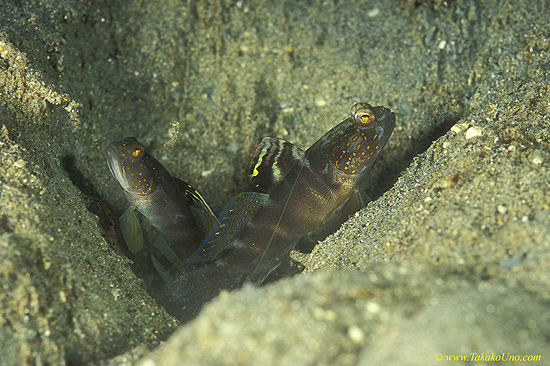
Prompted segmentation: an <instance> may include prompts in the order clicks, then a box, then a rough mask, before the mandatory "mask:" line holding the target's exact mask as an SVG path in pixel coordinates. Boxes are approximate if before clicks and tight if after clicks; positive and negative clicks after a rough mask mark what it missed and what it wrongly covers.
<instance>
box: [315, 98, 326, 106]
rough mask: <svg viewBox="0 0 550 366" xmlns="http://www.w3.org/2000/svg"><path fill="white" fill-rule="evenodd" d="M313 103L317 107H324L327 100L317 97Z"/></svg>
mask: <svg viewBox="0 0 550 366" xmlns="http://www.w3.org/2000/svg"><path fill="white" fill-rule="evenodd" d="M315 105H316V106H317V107H320V108H321V107H324V106H326V105H327V101H326V100H324V99H321V98H319V99H317V100H315Z"/></svg>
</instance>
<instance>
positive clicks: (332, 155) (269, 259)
mask: <svg viewBox="0 0 550 366" xmlns="http://www.w3.org/2000/svg"><path fill="white" fill-rule="evenodd" d="M350 114H351V115H350V117H348V118H347V119H345V120H344V121H342V122H341V123H339V124H338V125H336V126H335V127H334V128H332V129H331V130H330V131H328V132H327V133H326V134H325V135H323V136H322V137H321V138H320V139H319V140H318V141H317V142H315V143H314V144H313V145H312V146H311V147H310V148H309V149H307V150H306V151H301V150H300V149H298V148H296V147H294V146H293V145H292V144H290V143H289V142H286V141H283V140H279V139H274V138H266V139H264V140H263V141H262V142H261V143H260V145H259V146H258V148H257V149H256V151H255V152H254V154H253V158H252V164H251V176H252V179H253V180H254V182H255V183H256V185H257V188H258V189H259V190H261V191H263V192H266V193H263V194H256V196H255V198H259V200H260V201H261V203H260V204H258V205H256V206H255V207H253V208H252V209H250V210H247V211H248V212H247V214H246V215H243V212H242V209H241V210H240V211H239V210H233V211H231V212H226V214H225V215H222V216H221V217H220V222H221V223H224V222H225V223H227V222H230V221H232V218H238V219H239V220H241V221H242V222H243V224H242V225H240V226H239V227H233V228H232V229H231V230H224V228H225V227H227V224H224V226H219V227H216V226H215V227H214V229H213V230H212V231H211V232H210V234H209V235H208V236H207V238H206V239H205V240H204V241H203V243H202V245H201V246H200V248H199V250H198V251H197V253H201V252H202V253H203V255H202V257H203V258H204V257H205V254H204V253H209V252H211V250H212V248H218V250H217V253H216V255H214V256H213V257H212V258H211V259H215V260H214V261H212V262H210V263H211V264H204V265H201V266H199V267H197V268H194V269H193V270H191V271H188V272H187V273H183V274H182V275H181V276H180V277H179V278H178V279H176V280H175V281H174V282H173V283H172V285H171V286H170V288H171V290H172V291H175V292H176V293H175V294H174V298H176V299H178V298H180V299H182V298H185V299H186V306H188V310H190V309H192V308H193V306H189V303H190V302H192V301H194V302H195V303H196V304H195V307H198V308H200V305H201V304H202V303H203V302H205V301H207V300H209V299H210V298H211V297H213V296H215V295H216V294H217V293H218V292H219V291H220V290H221V289H231V288H234V287H236V286H239V285H240V284H242V283H243V282H245V281H249V282H252V283H254V284H256V285H259V284H261V283H262V282H263V281H264V280H265V278H266V277H267V276H268V275H269V273H270V272H271V271H273V270H274V269H275V268H277V266H278V265H279V264H280V263H281V261H282V260H283V259H284V258H286V256H287V254H288V253H289V252H290V250H291V249H292V248H293V247H294V245H295V244H296V242H297V241H298V240H299V239H300V238H301V237H303V236H304V235H305V234H307V233H308V232H310V231H311V230H313V229H315V228H316V227H317V226H319V225H320V224H321V223H323V222H324V221H325V220H326V219H327V218H328V217H330V216H331V215H333V214H334V213H335V211H337V210H340V209H342V208H343V207H345V206H346V204H347V202H351V201H354V202H355V201H357V200H356V199H355V196H356V195H358V192H359V186H360V184H361V181H362V180H363V177H364V176H365V174H366V172H367V171H368V169H369V168H370V167H371V166H372V163H373V162H374V161H375V160H376V158H377V157H378V156H379V154H380V152H381V151H382V149H383V148H384V146H385V145H386V143H387V142H388V140H389V138H390V136H391V133H392V131H393V128H394V126H395V114H394V113H393V112H391V111H390V110H389V109H388V108H385V107H381V106H379V107H372V106H370V105H369V104H367V103H357V104H354V105H353V106H352V108H351V112H350ZM252 194H253V193H248V194H241V195H240V196H237V197H236V200H237V201H239V200H242V199H249V198H250V196H251V195H252ZM234 200H235V199H234ZM232 202H233V203H232V205H233V206H235V202H234V201H232ZM226 215H229V216H228V217H225V216H226ZM195 255H197V254H195Z"/></svg>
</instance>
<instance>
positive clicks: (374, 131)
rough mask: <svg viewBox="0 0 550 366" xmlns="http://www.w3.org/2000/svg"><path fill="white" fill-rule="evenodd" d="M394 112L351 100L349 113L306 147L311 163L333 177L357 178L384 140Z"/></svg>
mask: <svg viewBox="0 0 550 366" xmlns="http://www.w3.org/2000/svg"><path fill="white" fill-rule="evenodd" d="M394 126H395V113H393V112H392V111H391V110H390V109H388V108H385V107H382V106H378V107H373V106H371V105H369V104H368V103H355V104H354V105H353V106H352V107H351V110H350V116H349V117H348V118H347V119H345V120H344V121H342V122H341V123H339V124H338V125H336V126H335V127H334V128H332V129H331V130H330V131H328V132H327V133H326V134H325V135H324V136H323V137H322V138H321V139H319V140H318V141H317V142H316V143H315V144H314V145H312V147H311V148H310V149H308V151H307V152H306V156H308V158H309V162H310V164H312V165H315V164H320V163H322V164H325V165H323V166H321V165H319V168H323V169H328V170H329V171H330V173H331V175H333V176H334V177H335V178H337V177H339V178H346V179H351V180H355V181H359V180H361V179H362V178H363V176H364V175H365V173H366V172H367V170H368V169H369V167H370V166H371V165H372V163H373V162H374V161H375V160H376V158H377V157H378V155H379V154H380V152H381V151H382V149H383V148H384V146H385V145H386V143H387V142H388V140H389V138H390V136H391V134H392V131H393V128H394Z"/></svg>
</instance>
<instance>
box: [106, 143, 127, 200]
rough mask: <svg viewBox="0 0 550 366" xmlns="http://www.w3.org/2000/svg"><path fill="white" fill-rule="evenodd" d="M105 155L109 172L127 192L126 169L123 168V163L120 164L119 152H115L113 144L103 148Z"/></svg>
mask: <svg viewBox="0 0 550 366" xmlns="http://www.w3.org/2000/svg"><path fill="white" fill-rule="evenodd" d="M105 155H106V159H107V166H109V170H110V171H111V174H112V175H113V177H114V178H115V179H116V180H117V182H118V183H119V184H120V186H121V187H122V189H124V190H125V191H126V192H128V191H129V189H130V187H129V186H128V185H127V184H126V171H125V169H124V165H123V164H121V162H120V160H119V159H118V157H119V155H120V154H119V153H118V152H117V150H116V147H115V146H113V144H111V145H109V146H107V149H106V150H105Z"/></svg>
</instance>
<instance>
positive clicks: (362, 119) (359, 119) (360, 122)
mask: <svg viewBox="0 0 550 366" xmlns="http://www.w3.org/2000/svg"><path fill="white" fill-rule="evenodd" d="M353 118H354V119H355V124H356V125H357V126H358V127H367V126H369V125H370V124H372V123H373V122H374V120H375V117H374V113H372V111H371V110H370V109H368V108H361V109H359V110H357V111H356V112H355V113H354V115H353Z"/></svg>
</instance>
